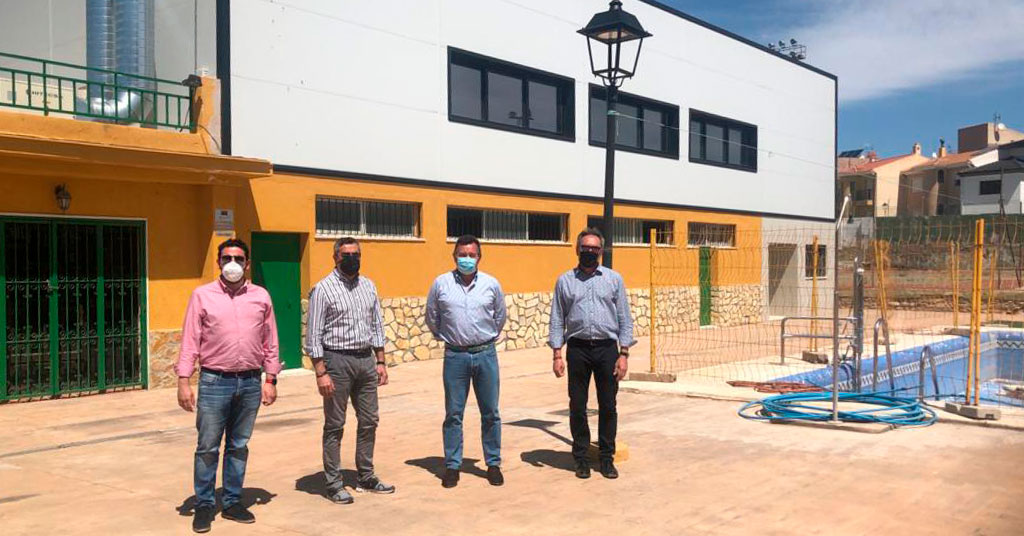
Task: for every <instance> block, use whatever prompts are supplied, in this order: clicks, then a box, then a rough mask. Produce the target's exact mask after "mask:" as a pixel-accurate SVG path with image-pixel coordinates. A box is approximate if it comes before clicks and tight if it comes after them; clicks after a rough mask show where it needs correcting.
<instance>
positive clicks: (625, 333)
mask: <svg viewBox="0 0 1024 536" xmlns="http://www.w3.org/2000/svg"><path fill="white" fill-rule="evenodd" d="M574 337H575V338H579V339H587V340H596V339H613V340H616V341H618V343H619V346H620V347H622V348H629V347H630V346H632V345H633V344H635V343H636V341H635V340H634V339H633V318H632V317H631V316H630V313H629V296H627V295H626V284H625V283H624V282H623V280H622V276H621V275H619V273H618V272H616V271H614V270H612V269H611V268H605V267H603V266H598V267H597V269H596V270H594V273H592V274H590V275H588V274H587V273H586V272H584V271H582V270H580V269H579V268H573V269H572V270H569V271H568V272H565V273H564V274H562V275H561V276H559V278H558V281H556V282H555V296H554V298H552V299H551V329H550V333H549V335H548V346H551V347H552V348H561V347H562V346H563V345H564V344H565V341H566V340H568V339H571V338H574Z"/></svg>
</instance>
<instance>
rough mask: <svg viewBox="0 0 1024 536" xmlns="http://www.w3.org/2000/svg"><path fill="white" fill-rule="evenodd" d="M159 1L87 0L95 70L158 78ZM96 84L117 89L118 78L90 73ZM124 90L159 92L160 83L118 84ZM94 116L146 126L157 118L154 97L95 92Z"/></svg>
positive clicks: (88, 42) (88, 58)
mask: <svg viewBox="0 0 1024 536" xmlns="http://www.w3.org/2000/svg"><path fill="white" fill-rule="evenodd" d="M155 26H156V24H155V9H154V0H117V1H116V2H115V1H114V0H86V62H87V64H88V66H89V67H93V68H97V69H108V70H116V71H119V72H122V73H126V74H134V75H139V76H147V77H151V78H152V77H154V76H155V75H156V55H155V42H156V39H155V34H154V28H155ZM88 79H89V81H90V82H97V83H104V84H113V83H114V76H113V75H112V74H107V73H99V72H92V71H90V72H89V77H88ZM117 84H118V85H119V86H122V87H128V88H134V89H140V90H145V91H153V90H155V89H156V86H155V83H153V82H151V81H146V80H137V79H128V78H126V79H118V80H117ZM85 106H86V107H87V108H86V109H88V111H89V112H90V113H92V114H95V115H105V116H109V115H115V116H116V117H117V118H118V119H124V120H136V121H142V120H146V119H148V118H150V117H151V115H152V113H153V103H152V97H151V96H149V95H146V96H145V98H144V96H143V95H142V94H141V93H140V92H137V91H132V90H119V91H118V92H117V94H116V95H114V94H113V92H101V91H99V89H98V88H94V87H92V86H90V91H89V97H88V103H87V104H86V105H85Z"/></svg>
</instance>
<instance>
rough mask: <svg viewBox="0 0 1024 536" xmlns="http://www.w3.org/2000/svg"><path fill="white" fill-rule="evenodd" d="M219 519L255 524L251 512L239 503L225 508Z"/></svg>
mask: <svg viewBox="0 0 1024 536" xmlns="http://www.w3.org/2000/svg"><path fill="white" fill-rule="evenodd" d="M220 517H223V518H224V519H230V520H231V521H237V522H239V523H246V524H249V523H255V522H256V516H254V515H252V512H250V511H249V509H248V508H246V507H244V506H242V505H241V503H235V504H232V505H231V506H229V507H227V508H225V509H224V510H223V511H222V512H221V513H220Z"/></svg>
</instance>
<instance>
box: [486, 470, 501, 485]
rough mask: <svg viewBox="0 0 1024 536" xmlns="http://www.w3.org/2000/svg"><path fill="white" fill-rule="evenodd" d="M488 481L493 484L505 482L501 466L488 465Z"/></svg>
mask: <svg viewBox="0 0 1024 536" xmlns="http://www.w3.org/2000/svg"><path fill="white" fill-rule="evenodd" d="M487 481H488V482H490V483H491V485H492V486H500V485H502V484H504V483H505V477H504V476H502V474H501V467H498V466H497V465H489V466H487Z"/></svg>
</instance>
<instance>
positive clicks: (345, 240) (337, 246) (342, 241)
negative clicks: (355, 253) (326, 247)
mask: <svg viewBox="0 0 1024 536" xmlns="http://www.w3.org/2000/svg"><path fill="white" fill-rule="evenodd" d="M349 244H355V245H356V247H358V248H359V252H360V253H362V251H363V246H361V245H359V241H358V240H356V239H355V238H352V237H351V236H343V237H341V238H339V239H337V240H335V241H334V254H335V255H337V254H338V252H339V251H341V246H347V245H349Z"/></svg>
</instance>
